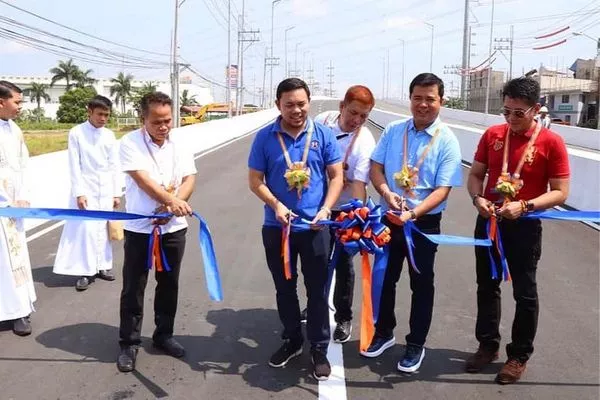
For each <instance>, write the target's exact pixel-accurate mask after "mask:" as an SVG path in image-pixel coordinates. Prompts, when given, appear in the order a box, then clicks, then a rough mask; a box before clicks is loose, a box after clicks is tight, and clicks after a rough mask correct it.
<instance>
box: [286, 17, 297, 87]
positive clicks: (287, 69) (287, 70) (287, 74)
mask: <svg viewBox="0 0 600 400" xmlns="http://www.w3.org/2000/svg"><path fill="white" fill-rule="evenodd" d="M294 28H295V26H290V27H288V28H286V30H285V33H284V42H285V43H284V45H285V77H286V78H289V73H290V71H289V68H288V50H287V43H288V42H287V33H288V31H291V30H292V29H294Z"/></svg>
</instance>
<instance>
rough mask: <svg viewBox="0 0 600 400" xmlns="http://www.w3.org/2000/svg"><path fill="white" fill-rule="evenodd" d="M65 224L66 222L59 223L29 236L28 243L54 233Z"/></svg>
mask: <svg viewBox="0 0 600 400" xmlns="http://www.w3.org/2000/svg"><path fill="white" fill-rule="evenodd" d="M64 224H65V221H59V222H57V223H55V224H53V225H50V226H49V227H47V228H44V229H42V230H40V231H38V232H36V233H34V234H33V235H30V236H27V243H29V242H31V241H32V240H35V239H37V238H39V237H42V236H44V235H45V234H46V233H49V232H52V231H53V230H55V229H58V228H60V227H61V226H63V225H64Z"/></svg>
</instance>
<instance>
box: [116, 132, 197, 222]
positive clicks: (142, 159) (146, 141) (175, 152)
mask: <svg viewBox="0 0 600 400" xmlns="http://www.w3.org/2000/svg"><path fill="white" fill-rule="evenodd" d="M119 155H120V159H121V170H122V171H123V172H128V171H146V172H148V174H149V175H150V178H151V179H152V180H153V181H155V182H156V183H157V184H159V185H161V186H163V187H164V188H169V187H173V188H174V190H175V193H177V190H178V189H179V187H180V186H181V183H182V181H183V178H185V177H186V176H189V175H194V174H196V172H197V171H196V165H195V163H194V156H193V154H192V153H191V152H190V151H188V150H187V149H186V147H185V146H184V145H183V144H182V143H181V142H180V141H179V140H178V138H177V136H176V135H174V134H173V133H172V132H171V134H170V135H169V138H168V139H167V140H166V141H165V143H163V145H162V146H158V145H157V144H156V143H154V142H153V141H152V139H151V137H150V136H149V135H148V133H146V132H145V131H144V130H141V129H138V130H135V131H133V132H130V133H128V134H127V135H125V136H123V138H122V139H121V144H120V148H119ZM125 206H126V209H127V212H131V213H136V214H146V215H148V214H153V213H154V211H155V210H156V208H158V207H159V206H161V204H159V203H158V202H157V201H156V200H154V199H153V198H152V197H150V196H149V195H148V194H147V193H146V192H144V191H143V190H142V189H141V188H140V187H139V186H138V185H137V183H136V182H135V180H133V178H132V177H131V176H129V174H126V176H125ZM187 226H188V224H187V221H186V219H185V217H173V218H171V220H170V221H169V223H167V224H166V225H162V226H161V228H162V232H163V233H172V232H176V231H179V230H181V229H183V228H186V227H187ZM125 229H126V230H128V231H132V232H137V233H151V232H152V229H153V225H152V223H151V220H150V219H140V220H133V221H126V222H125Z"/></svg>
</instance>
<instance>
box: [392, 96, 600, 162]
mask: <svg viewBox="0 0 600 400" xmlns="http://www.w3.org/2000/svg"><path fill="white" fill-rule="evenodd" d="M390 103H392V104H397V105H400V106H402V107H407V108H408V107H410V102H409V101H405V100H398V101H393V102H390ZM494 112H496V110H495V111H494ZM498 112H499V111H498ZM440 115H441V116H442V118H444V119H446V120H457V121H461V122H464V123H465V124H475V125H479V126H482V127H487V126H491V125H497V124H502V123H504V122H505V120H504V117H503V116H501V115H495V114H484V113H480V112H473V111H464V110H455V109H452V108H442V110H441V111H440ZM552 130H553V131H555V132H556V133H558V134H560V135H561V136H562V137H563V139H564V141H565V143H567V144H570V145H572V146H579V147H584V148H586V149H592V150H600V130H598V129H588V128H579V127H577V126H569V125H557V124H552Z"/></svg>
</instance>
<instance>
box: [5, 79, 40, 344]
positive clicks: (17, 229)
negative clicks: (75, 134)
mask: <svg viewBox="0 0 600 400" xmlns="http://www.w3.org/2000/svg"><path fill="white" fill-rule="evenodd" d="M21 93H22V92H21V89H19V88H18V87H17V86H15V85H14V84H12V83H10V82H7V81H0V207H9V206H12V207H29V201H28V200H27V199H28V197H29V195H28V191H27V185H26V179H25V169H26V167H27V161H28V159H29V152H28V151H27V146H26V145H25V142H24V139H23V133H22V132H21V129H19V127H18V126H17V124H15V123H14V122H13V121H12V120H13V119H14V118H16V117H17V116H18V115H19V112H20V111H21V103H22V99H23V96H22V94H21ZM35 300H36V296H35V288H34V286H33V277H32V275H31V264H30V261H29V252H28V250H27V240H26V239H25V228H24V225H23V220H22V219H14V218H0V321H11V322H12V325H13V332H14V333H15V334H17V335H19V336H26V335H29V334H31V323H30V321H29V315H30V314H31V313H32V312H33V311H35V310H34V307H33V303H34V302H35Z"/></svg>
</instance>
